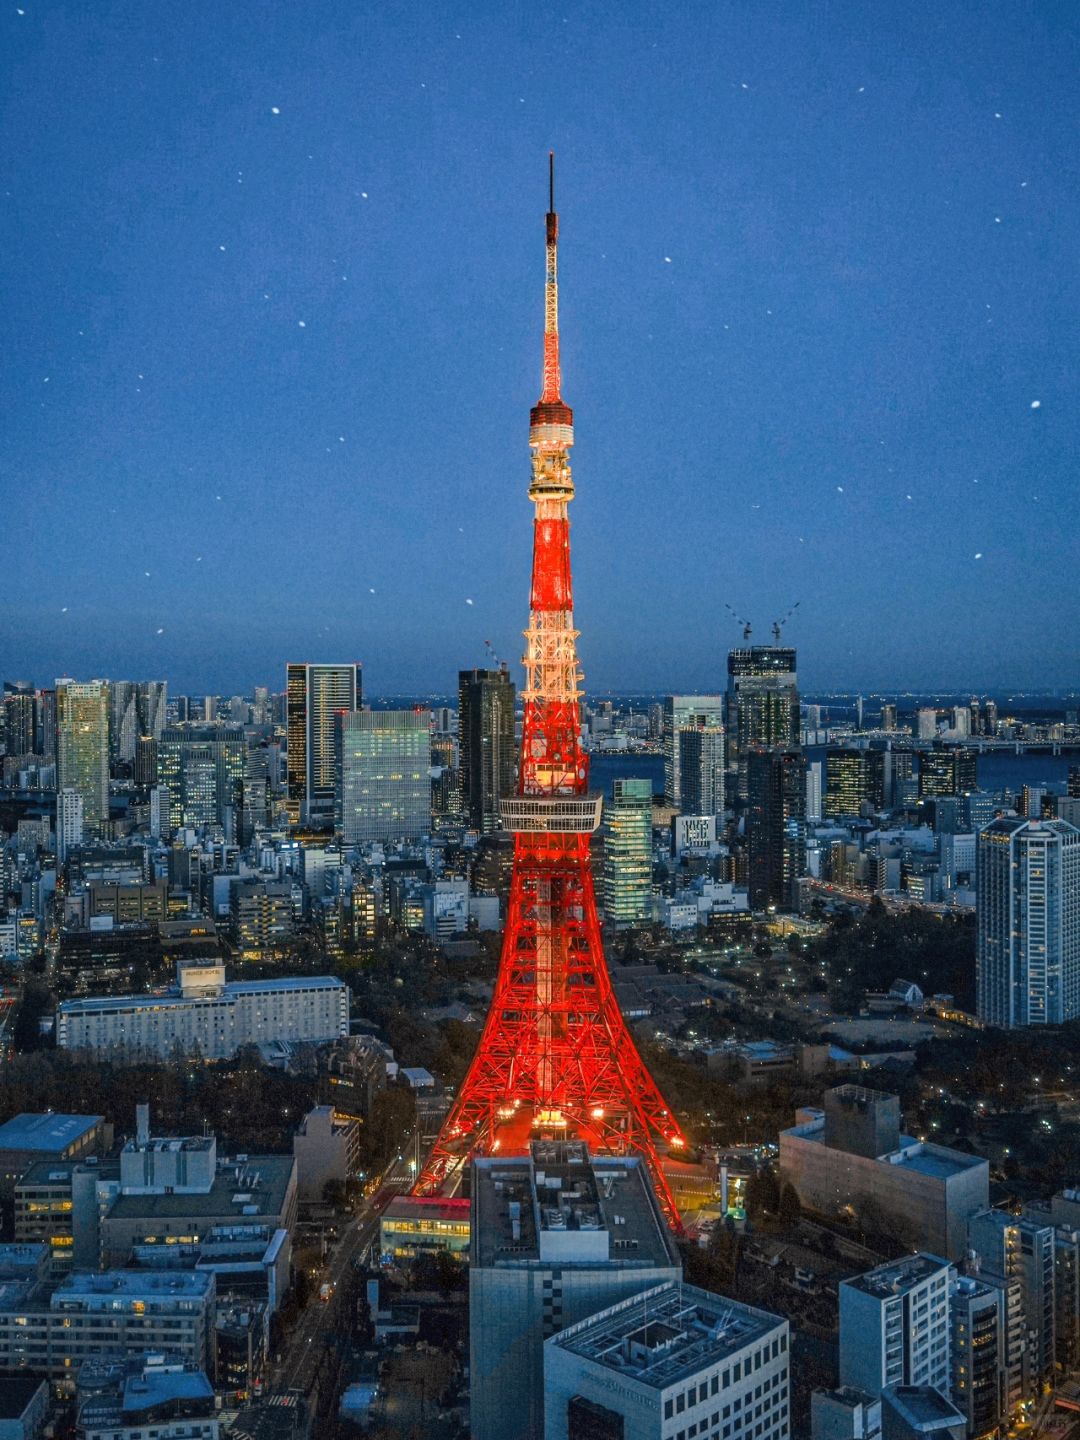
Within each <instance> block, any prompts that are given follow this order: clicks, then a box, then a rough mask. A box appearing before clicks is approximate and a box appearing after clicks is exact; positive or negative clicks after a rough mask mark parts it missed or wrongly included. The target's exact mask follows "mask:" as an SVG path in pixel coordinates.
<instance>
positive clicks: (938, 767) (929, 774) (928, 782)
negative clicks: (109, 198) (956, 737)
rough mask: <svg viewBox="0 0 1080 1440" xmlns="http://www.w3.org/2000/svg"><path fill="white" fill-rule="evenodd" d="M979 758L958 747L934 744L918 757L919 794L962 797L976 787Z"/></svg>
mask: <svg viewBox="0 0 1080 1440" xmlns="http://www.w3.org/2000/svg"><path fill="white" fill-rule="evenodd" d="M977 771H978V756H977V755H976V753H975V751H974V750H968V749H967V748H966V747H964V746H961V745H935V746H934V748H933V749H932V750H924V751H923V752H922V754H921V755H920V756H919V794H920V796H923V797H930V796H933V795H963V794H964V793H965V792H966V791H968V790H975V789H976V788H977V787H978V779H977Z"/></svg>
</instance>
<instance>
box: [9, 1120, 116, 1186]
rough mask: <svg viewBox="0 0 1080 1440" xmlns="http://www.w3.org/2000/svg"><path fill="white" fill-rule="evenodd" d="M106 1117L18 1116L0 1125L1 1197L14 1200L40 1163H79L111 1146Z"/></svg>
mask: <svg viewBox="0 0 1080 1440" xmlns="http://www.w3.org/2000/svg"><path fill="white" fill-rule="evenodd" d="M108 1137H109V1129H108V1127H107V1126H106V1124H105V1117H104V1116H103V1115H61V1114H58V1113H57V1112H56V1111H53V1110H49V1111H47V1112H46V1113H45V1114H30V1113H27V1114H23V1115H15V1116H13V1117H12V1119H10V1120H8V1121H6V1122H5V1123H4V1124H3V1125H0V1197H2V1198H5V1199H10V1198H11V1197H12V1195H13V1194H14V1192H15V1182H16V1181H17V1180H18V1179H19V1177H20V1176H21V1175H23V1174H24V1173H25V1172H26V1171H27V1170H28V1169H29V1168H30V1166H31V1165H33V1164H35V1163H36V1162H37V1161H38V1160H78V1159H79V1158H80V1157H81V1156H83V1155H92V1154H94V1153H95V1151H99V1150H101V1149H103V1148H104V1146H105V1144H106V1143H107V1142H108Z"/></svg>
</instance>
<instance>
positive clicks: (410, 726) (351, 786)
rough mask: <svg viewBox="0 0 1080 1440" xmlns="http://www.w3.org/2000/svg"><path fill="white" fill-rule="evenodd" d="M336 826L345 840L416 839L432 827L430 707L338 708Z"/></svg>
mask: <svg viewBox="0 0 1080 1440" xmlns="http://www.w3.org/2000/svg"><path fill="white" fill-rule="evenodd" d="M334 722H335V726H334V752H335V772H336V780H335V787H334V828H335V830H336V832H337V834H338V835H339V837H340V838H341V840H342V841H343V842H344V843H345V844H346V845H358V844H365V843H368V842H370V841H374V840H391V841H392V840H418V839H420V837H421V836H423V835H426V834H428V833H429V831H430V830H431V727H430V724H429V721H428V714H427V711H426V710H419V709H417V710H351V711H350V710H339V711H338V712H337V714H336V715H335V717H334Z"/></svg>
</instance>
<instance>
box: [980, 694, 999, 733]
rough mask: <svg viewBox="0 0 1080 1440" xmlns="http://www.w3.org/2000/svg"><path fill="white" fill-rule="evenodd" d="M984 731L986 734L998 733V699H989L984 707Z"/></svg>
mask: <svg viewBox="0 0 1080 1440" xmlns="http://www.w3.org/2000/svg"><path fill="white" fill-rule="evenodd" d="M983 716H984V719H983V733H984V734H986V735H996V734H997V723H998V707H997V701H996V700H987V702H986V705H985V706H984V708H983Z"/></svg>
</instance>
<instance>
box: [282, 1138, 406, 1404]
mask: <svg viewBox="0 0 1080 1440" xmlns="http://www.w3.org/2000/svg"><path fill="white" fill-rule="evenodd" d="M410 1176H411V1172H410V1171H409V1169H408V1162H407V1161H403V1160H400V1159H398V1160H394V1161H393V1162H392V1163H391V1164H390V1165H389V1166H388V1167H387V1169H386V1170H385V1171H384V1173H383V1175H382V1179H381V1182H380V1184H379V1187H378V1189H377V1190H376V1191H375V1193H374V1194H373V1195H372V1196H371V1197H370V1198H369V1199H367V1200H365V1201H364V1203H363V1205H362V1207H361V1209H360V1213H359V1214H358V1215H357V1216H356V1218H355V1219H354V1220H350V1221H349V1223H348V1224H347V1225H346V1226H345V1229H344V1231H343V1233H342V1235H341V1237H340V1239H339V1240H338V1242H337V1244H336V1245H335V1247H334V1250H333V1253H332V1256H331V1259H330V1262H329V1264H328V1265H327V1267H326V1271H325V1273H324V1274H323V1276H322V1280H321V1281H320V1284H322V1283H329V1284H331V1285H332V1286H333V1287H334V1290H333V1294H332V1295H331V1297H330V1299H329V1300H326V1301H323V1300H320V1299H319V1298H318V1295H316V1296H315V1297H314V1298H313V1299H311V1300H310V1301H309V1302H308V1306H307V1309H306V1310H305V1311H304V1313H303V1314H302V1315H301V1316H300V1319H299V1321H298V1322H297V1324H296V1326H295V1327H294V1329H293V1331H292V1334H291V1335H290V1336H289V1337H288V1340H287V1341H286V1344H285V1350H284V1353H283V1355H282V1358H281V1360H280V1362H279V1363H278V1364H277V1365H276V1366H275V1367H274V1372H273V1382H272V1388H273V1389H274V1390H276V1391H279V1392H280V1391H283V1390H299V1391H301V1392H302V1393H303V1394H304V1395H309V1394H310V1393H311V1391H312V1390H313V1389H314V1387H315V1384H316V1381H317V1380H318V1378H319V1370H320V1367H321V1366H322V1365H323V1364H324V1363H325V1361H326V1357H327V1350H328V1348H329V1346H330V1343H331V1339H332V1337H343V1336H345V1335H348V1334H349V1332H350V1331H351V1329H352V1324H351V1317H350V1316H349V1314H348V1312H347V1307H348V1306H350V1305H351V1304H352V1300H353V1295H354V1292H355V1285H354V1283H353V1282H354V1278H355V1275H356V1271H355V1270H354V1269H353V1268H352V1267H353V1261H354V1260H356V1259H357V1258H358V1257H360V1256H363V1255H364V1254H365V1253H366V1252H367V1250H368V1249H369V1247H370V1246H371V1245H372V1243H373V1242H375V1243H376V1244H377V1242H378V1238H379V1219H380V1217H381V1215H382V1212H383V1210H385V1208H386V1206H387V1205H388V1204H389V1203H390V1201H391V1200H392V1199H393V1197H394V1196H395V1195H399V1194H401V1192H402V1191H403V1190H404V1189H406V1188H407V1187H408V1184H409V1182H410Z"/></svg>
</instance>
